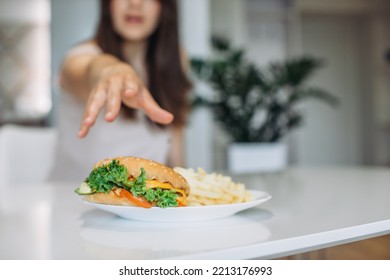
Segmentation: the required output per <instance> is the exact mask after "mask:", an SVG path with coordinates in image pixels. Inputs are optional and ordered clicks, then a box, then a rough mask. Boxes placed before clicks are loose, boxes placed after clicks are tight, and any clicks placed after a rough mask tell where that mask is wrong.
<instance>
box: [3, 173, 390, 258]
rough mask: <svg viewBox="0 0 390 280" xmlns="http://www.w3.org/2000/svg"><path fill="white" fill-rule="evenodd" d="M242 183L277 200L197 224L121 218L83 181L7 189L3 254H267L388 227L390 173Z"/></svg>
mask: <svg viewBox="0 0 390 280" xmlns="http://www.w3.org/2000/svg"><path fill="white" fill-rule="evenodd" d="M235 179H238V180H240V181H243V182H244V183H246V185H247V187H248V188H251V189H258V190H266V191H267V192H269V193H270V194H271V195H272V196H273V197H272V199H271V200H269V201H267V202H266V203H264V204H261V205H259V206H258V207H256V208H253V209H250V210H246V211H244V212H241V213H239V214H237V215H234V216H232V217H230V218H226V219H222V220H215V221H209V222H196V223H148V222H137V221H131V220H125V219H122V218H118V217H116V216H115V215H113V214H110V213H107V212H103V211H101V210H97V209H94V208H93V207H91V206H88V205H86V204H84V203H82V202H81V201H80V199H79V197H78V196H77V195H76V194H74V193H73V190H74V189H75V188H76V187H77V184H75V183H47V184H42V185H24V186H16V185H15V186H11V185H9V186H2V187H0V259H163V258H174V259H249V258H263V259H269V258H276V257H282V256H287V255H291V254H295V253H300V252H306V251H310V250H314V249H319V248H324V247H329V246H334V245H337V244H343V243H348V242H352V241H356V240H361V239H365V238H370V237H374V236H379V235H385V234H389V233H390V169H382V168H322V169H299V168H292V169H289V170H287V171H285V172H282V173H279V174H268V175H260V174H258V175H246V176H238V177H236V178H235ZM389 249H390V248H389Z"/></svg>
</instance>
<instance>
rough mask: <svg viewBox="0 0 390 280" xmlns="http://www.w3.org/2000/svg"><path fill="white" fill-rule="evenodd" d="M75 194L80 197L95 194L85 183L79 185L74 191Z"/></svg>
mask: <svg viewBox="0 0 390 280" xmlns="http://www.w3.org/2000/svg"><path fill="white" fill-rule="evenodd" d="M75 192H76V193H77V194H80V195H86V194H93V193H95V192H94V191H92V190H91V188H90V187H89V186H88V184H87V183H85V182H82V183H81V184H80V187H78V188H77V189H76V190H75Z"/></svg>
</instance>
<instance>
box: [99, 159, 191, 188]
mask: <svg viewBox="0 0 390 280" xmlns="http://www.w3.org/2000/svg"><path fill="white" fill-rule="evenodd" d="M113 160H118V161H119V164H122V165H124V166H125V167H126V168H127V171H128V176H129V177H132V178H136V177H138V176H139V175H140V173H141V168H142V167H143V168H144V169H145V172H146V175H147V178H148V179H149V180H157V181H159V182H162V183H170V184H171V185H172V186H173V187H174V188H175V189H179V190H183V191H184V192H185V194H186V195H187V196H188V195H189V193H190V187H189V185H188V183H187V181H186V179H184V177H183V176H181V175H180V174H179V173H177V172H176V171H174V170H173V169H172V168H169V167H168V166H165V165H163V164H161V163H159V162H156V161H152V160H148V159H143V158H139V157H130V156H124V157H115V158H107V159H103V160H100V161H98V162H97V163H96V164H95V166H94V168H96V167H99V166H102V165H107V164H109V163H110V162H112V161H113Z"/></svg>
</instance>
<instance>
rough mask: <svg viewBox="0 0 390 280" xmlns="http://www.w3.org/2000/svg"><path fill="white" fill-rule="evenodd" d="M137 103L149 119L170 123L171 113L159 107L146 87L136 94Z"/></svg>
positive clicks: (171, 119)
mask: <svg viewBox="0 0 390 280" xmlns="http://www.w3.org/2000/svg"><path fill="white" fill-rule="evenodd" d="M138 105H139V108H140V109H142V110H143V111H144V112H145V114H146V115H147V116H148V117H149V118H150V119H151V120H153V121H155V122H157V123H160V124H170V123H171V122H172V121H173V115H172V114H171V113H170V112H168V111H167V110H164V109H163V108H161V107H160V106H159V105H158V104H157V102H156V101H155V100H154V99H153V97H152V95H151V94H150V93H149V91H148V90H147V89H146V88H144V89H143V91H142V92H141V94H140V95H139V96H138Z"/></svg>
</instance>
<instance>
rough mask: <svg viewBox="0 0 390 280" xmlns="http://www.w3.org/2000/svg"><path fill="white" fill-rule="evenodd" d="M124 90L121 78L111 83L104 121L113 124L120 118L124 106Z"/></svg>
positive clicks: (108, 89) (112, 80)
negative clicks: (122, 93) (119, 114)
mask: <svg viewBox="0 0 390 280" xmlns="http://www.w3.org/2000/svg"><path fill="white" fill-rule="evenodd" d="M123 90H124V82H123V80H122V79H120V78H114V79H111V80H110V81H109V85H108V88H107V101H106V115H105V116H104V119H105V120H106V121H107V122H112V121H114V120H115V119H116V117H117V116H118V113H119V110H120V108H121V104H122V97H121V92H122V91H123Z"/></svg>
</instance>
